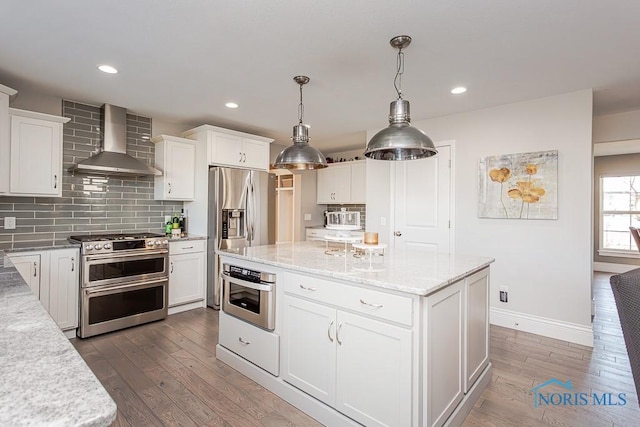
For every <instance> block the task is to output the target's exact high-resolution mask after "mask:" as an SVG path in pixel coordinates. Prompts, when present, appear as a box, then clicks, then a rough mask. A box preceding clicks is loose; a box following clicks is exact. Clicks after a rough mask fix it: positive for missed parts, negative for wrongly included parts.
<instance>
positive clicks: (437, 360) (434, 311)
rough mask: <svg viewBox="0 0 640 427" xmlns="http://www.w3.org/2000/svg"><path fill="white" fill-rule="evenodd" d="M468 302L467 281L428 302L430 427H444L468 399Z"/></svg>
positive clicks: (426, 387) (427, 409)
mask: <svg viewBox="0 0 640 427" xmlns="http://www.w3.org/2000/svg"><path fill="white" fill-rule="evenodd" d="M464 301H465V298H464V280H460V281H459V282H457V283H454V284H453V285H450V286H448V287H446V288H444V289H443V290H441V291H438V292H436V293H435V294H433V295H431V296H429V297H427V299H426V307H425V309H426V315H425V319H426V327H425V328H424V336H423V342H425V343H426V349H425V354H424V356H423V357H426V375H424V377H423V378H424V379H423V387H424V390H425V396H426V400H427V402H426V404H425V405H424V410H425V412H426V414H423V417H424V419H425V420H426V421H427V425H428V426H435V425H442V424H443V423H444V421H445V420H446V419H447V418H448V417H449V415H451V413H452V412H453V411H454V410H455V408H456V406H457V405H458V403H459V402H460V401H461V400H462V398H463V396H464V392H463V383H464V372H463V361H464V356H463V351H464V340H463V335H464V325H465V319H464Z"/></svg>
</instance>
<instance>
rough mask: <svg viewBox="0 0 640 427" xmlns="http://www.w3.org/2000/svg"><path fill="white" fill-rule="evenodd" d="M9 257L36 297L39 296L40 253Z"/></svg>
mask: <svg viewBox="0 0 640 427" xmlns="http://www.w3.org/2000/svg"><path fill="white" fill-rule="evenodd" d="M9 258H10V259H11V262H12V263H13V265H14V266H15V267H16V269H17V270H18V273H20V275H21V276H22V278H23V279H24V281H25V282H27V285H29V287H30V288H31V291H32V292H33V294H34V295H35V296H36V298H40V255H39V254H30V255H9Z"/></svg>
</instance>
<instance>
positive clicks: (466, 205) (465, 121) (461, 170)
mask: <svg viewBox="0 0 640 427" xmlns="http://www.w3.org/2000/svg"><path fill="white" fill-rule="evenodd" d="M414 125H415V126H416V127H418V128H420V129H422V130H423V131H425V133H427V135H429V136H430V137H431V138H432V139H433V140H434V141H444V140H455V147H456V148H455V156H456V157H455V159H454V169H455V185H456V187H455V194H456V200H455V220H454V226H455V236H456V240H455V247H456V251H457V252H458V253H467V254H477V255H486V256H491V257H493V258H495V260H496V261H495V263H494V264H492V266H491V305H492V308H497V309H503V310H509V311H511V312H514V313H516V314H518V315H522V316H523V317H528V318H529V320H531V319H532V318H534V319H537V320H536V321H539V320H550V321H551V322H557V323H562V322H568V324H570V325H564V326H565V327H568V328H569V329H571V328H573V327H574V326H575V327H577V329H581V332H585V331H588V328H590V322H591V304H590V300H591V278H592V267H591V263H592V251H591V248H592V243H591V241H592V232H593V231H592V182H593V178H592V177H593V158H592V142H591V137H592V135H591V133H592V92H591V90H585V91H579V92H573V93H569V94H565V95H560V96H554V97H549V98H543V99H536V100H532V101H527V102H521V103H516V104H509V105H503V106H499V107H494V108H489V109H484V110H477V111H471V112H467V113H462V114H456V115H451V116H446V117H440V118H435V119H430V120H424V121H420V122H415V123H414ZM375 132H377V129H376V130H371V131H369V132H367V139H369V138H371V137H372V136H373V135H374V134H375ZM544 150H558V152H559V153H558V156H559V162H558V163H559V166H558V169H559V170H558V180H559V183H558V192H559V200H558V220H555V221H554V220H546V221H543V220H504V219H480V218H478V207H477V205H478V163H479V160H480V158H482V157H486V156H492V155H499V154H511V153H524V152H533V151H544ZM372 163H373V164H378V166H374V167H369V166H370V165H371V164H372ZM379 163H380V162H373V161H371V162H368V164H367V179H368V181H367V188H369V187H375V188H376V189H377V190H376V191H375V192H369V191H368V192H367V218H369V221H370V222H368V228H369V224H371V228H373V227H376V223H377V222H378V221H374V217H375V218H379V217H381V216H386V217H387V218H388V217H389V210H388V206H389V205H388V196H387V198H386V200H385V197H384V195H388V191H386V190H387V189H386V188H384V187H383V185H384V181H385V178H384V177H385V176H386V177H388V173H387V174H386V175H384V168H385V167H387V166H385V165H379ZM372 179H375V180H377V183H376V184H375V186H374V185H371V180H372ZM372 199H374V200H375V203H373V200H372ZM385 209H386V210H385ZM377 227H378V228H381V227H380V226H379V224H378V225H377ZM382 231H384V230H382ZM382 231H381V233H382ZM386 234H387V231H385V234H384V235H386ZM382 235H383V234H381V236H382ZM504 285H506V286H508V287H509V302H508V303H506V304H505V303H501V302H499V299H498V295H499V287H500V286H504ZM539 318H543V319H539ZM523 323H526V322H523ZM511 327H515V324H514V325H511ZM520 327H522V325H521V326H520ZM535 331H536V332H538V333H544V331H540V330H535ZM550 335H553V333H550ZM556 336H557V337H561V336H558V335H557V334H556ZM562 337H564V338H565V339H571V338H570V337H565V336H562Z"/></svg>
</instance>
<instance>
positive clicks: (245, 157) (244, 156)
mask: <svg viewBox="0 0 640 427" xmlns="http://www.w3.org/2000/svg"><path fill="white" fill-rule="evenodd" d="M242 163H247V153H242Z"/></svg>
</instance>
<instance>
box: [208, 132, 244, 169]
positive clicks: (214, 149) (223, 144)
mask: <svg viewBox="0 0 640 427" xmlns="http://www.w3.org/2000/svg"><path fill="white" fill-rule="evenodd" d="M209 143H210V144H209V164H210V165H226V166H238V165H240V162H241V160H242V150H241V146H242V138H241V137H239V136H235V135H226V134H223V133H217V132H211V134H210V136H209Z"/></svg>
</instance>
